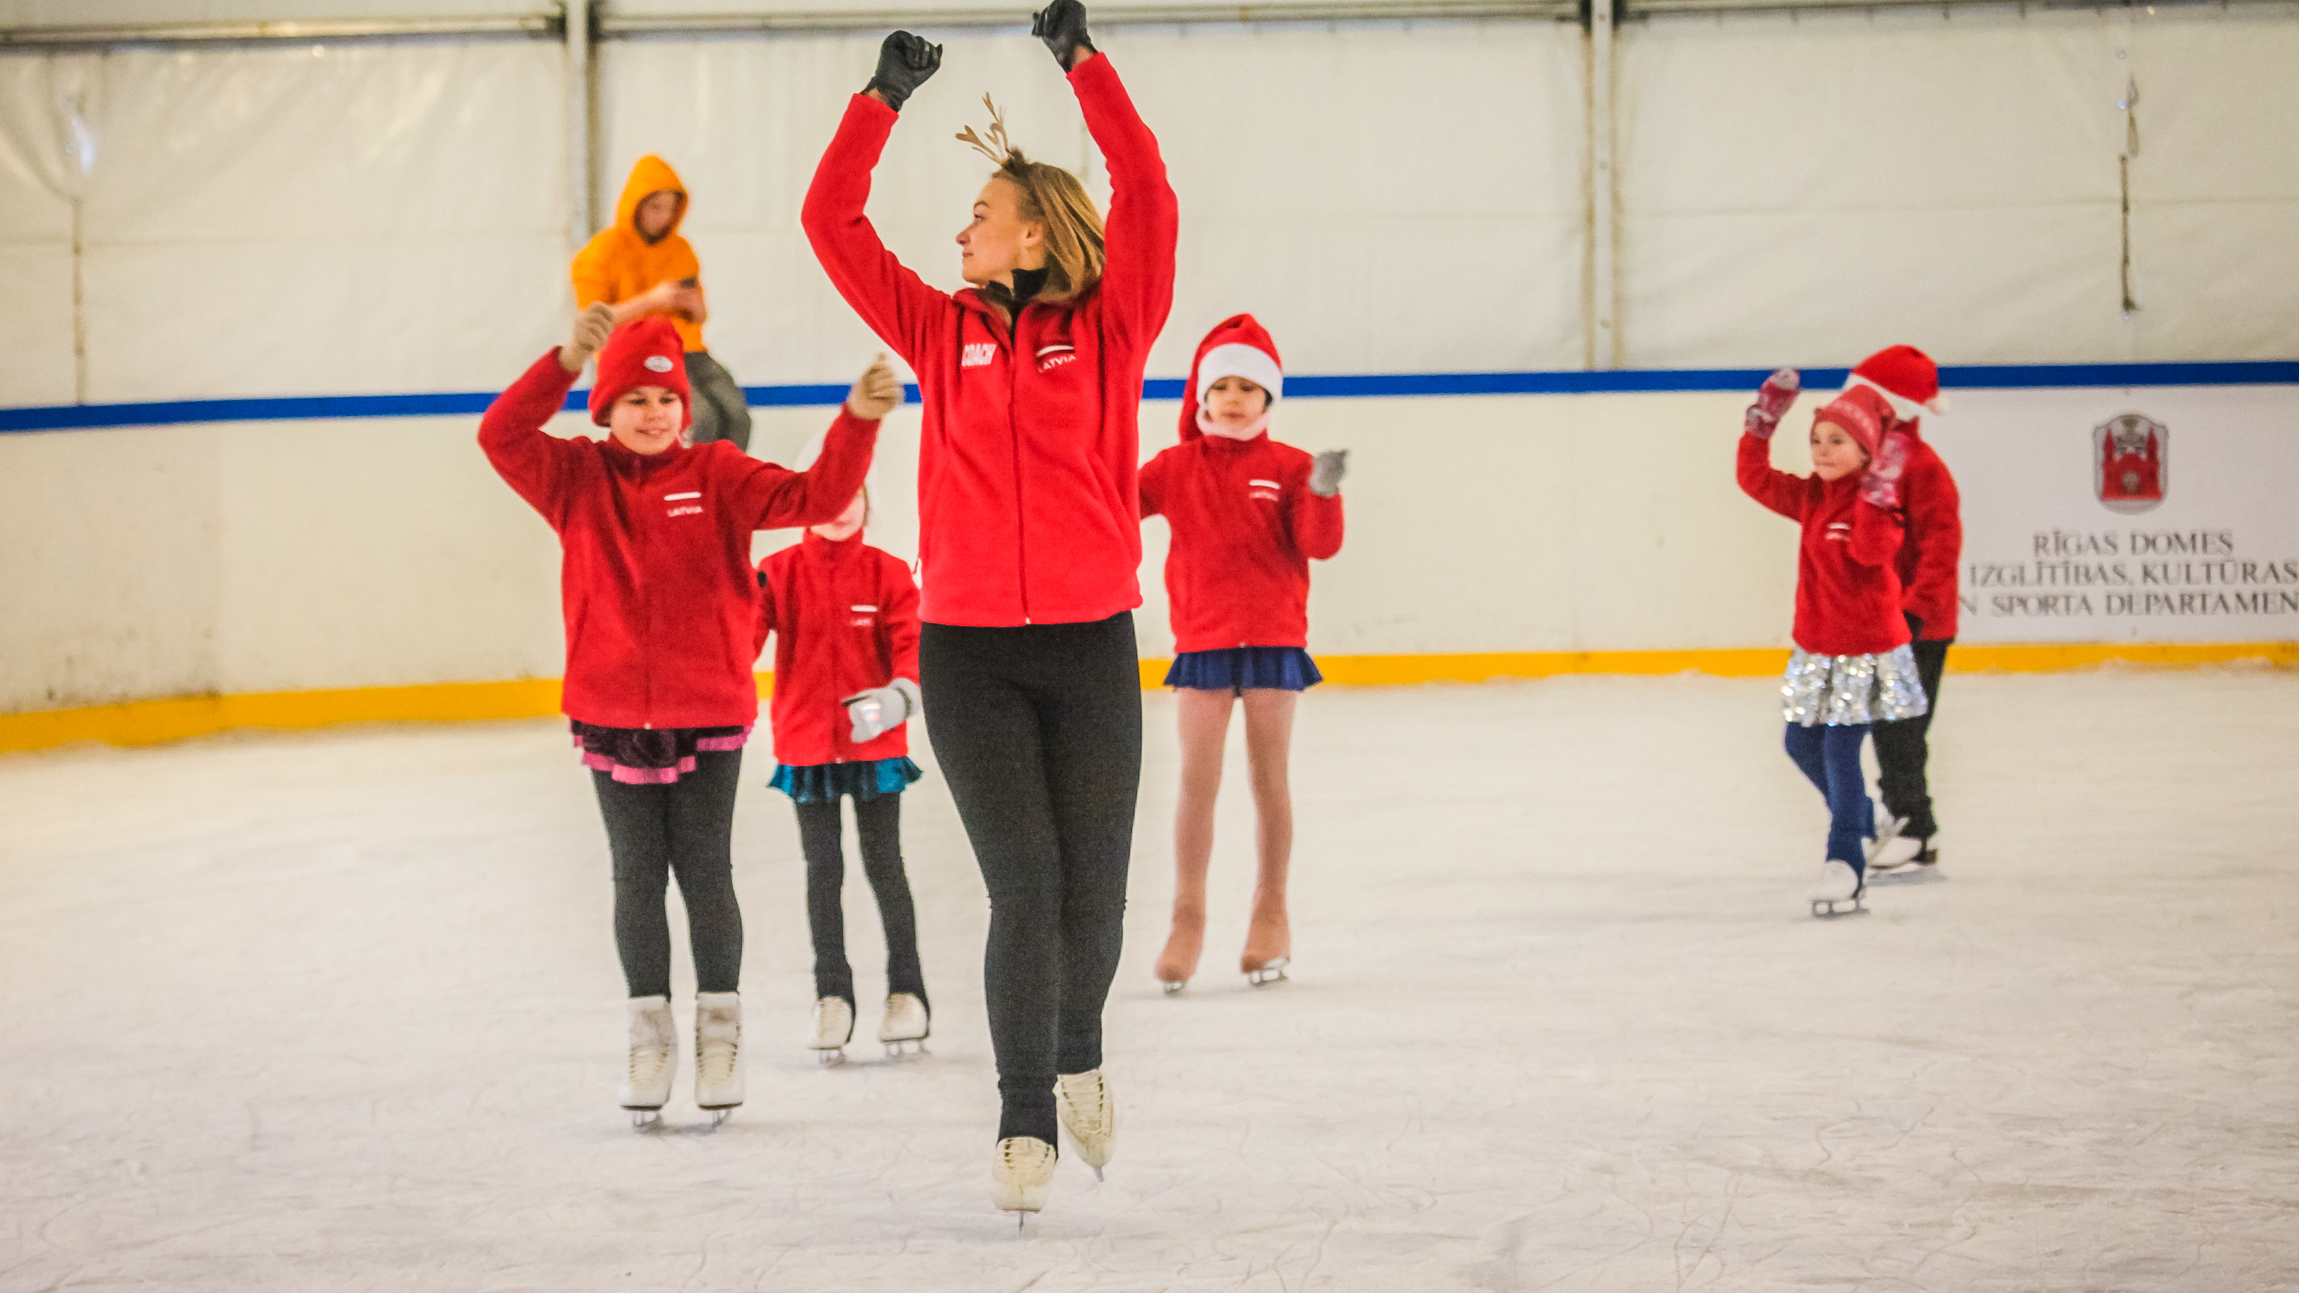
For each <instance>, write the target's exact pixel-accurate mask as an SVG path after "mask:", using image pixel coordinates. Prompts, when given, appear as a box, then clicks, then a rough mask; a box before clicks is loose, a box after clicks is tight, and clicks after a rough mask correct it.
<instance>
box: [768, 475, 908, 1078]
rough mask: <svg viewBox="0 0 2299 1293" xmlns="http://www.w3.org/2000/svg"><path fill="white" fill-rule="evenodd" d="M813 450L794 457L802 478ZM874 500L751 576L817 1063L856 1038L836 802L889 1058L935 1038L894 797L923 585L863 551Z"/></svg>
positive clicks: (888, 557)
mask: <svg viewBox="0 0 2299 1293" xmlns="http://www.w3.org/2000/svg"><path fill="white" fill-rule="evenodd" d="M816 452H817V448H816V446H814V445H809V446H808V447H807V449H806V450H805V451H803V452H801V453H800V454H799V457H798V461H799V463H800V464H801V465H804V464H805V463H807V462H808V461H810V460H811V459H812V458H813V457H814V455H815V453H816ZM869 512H870V492H869V490H868V489H867V488H865V489H863V490H862V491H860V492H858V493H856V494H855V496H854V498H853V501H851V502H849V503H848V504H847V506H846V510H845V511H844V512H841V513H839V515H838V517H837V519H835V520H831V521H825V522H823V523H822V524H820V525H816V526H812V527H809V528H808V530H807V531H806V536H805V537H804V538H803V539H801V540H800V541H799V542H798V543H797V544H796V545H794V546H792V547H788V548H784V549H783V550H781V551H780V552H776V553H774V554H772V555H770V556H768V557H767V558H766V559H765V560H764V561H761V562H759V563H758V587H759V605H758V644H759V646H761V647H764V646H765V644H766V639H767V636H768V635H769V634H772V635H773V637H774V639H775V645H774V702H773V706H772V709H771V711H770V712H771V715H772V721H773V725H774V757H775V759H776V761H777V766H776V767H775V769H774V778H773V780H771V781H770V782H768V783H767V784H769V785H771V786H773V787H774V788H775V789H777V790H780V791H781V792H783V793H784V794H786V795H788V796H790V801H791V807H792V808H793V809H795V810H796V811H797V813H798V841H799V850H800V851H801V852H802V853H803V854H804V855H805V857H806V919H807V925H808V927H809V928H810V930H811V932H812V933H813V936H814V996H815V1002H814V1023H813V1046H814V1049H815V1052H816V1053H817V1054H818V1055H819V1056H820V1057H821V1059H822V1062H823V1063H825V1064H829V1063H833V1062H835V1061H837V1060H838V1059H839V1058H840V1057H841V1056H842V1054H843V1049H844V1047H845V1045H846V1043H847V1042H849V1041H851V1040H852V1039H853V1037H854V1016H855V1000H854V969H853V967H852V966H851V965H850V964H849V963H848V962H847V959H846V914H845V910H844V907H843V905H842V903H841V900H840V898H841V890H843V889H844V887H845V883H846V851H845V841H844V839H843V838H842V836H843V827H842V823H841V821H840V818H839V801H840V800H841V799H852V800H853V801H854V830H855V834H856V836H857V837H858V841H859V844H860V847H861V851H862V874H863V876H864V878H866V879H867V880H868V881H869V882H870V891H871V893H873V894H875V895H876V896H877V899H878V919H879V924H880V925H881V926H882V927H883V928H884V929H885V931H886V1009H885V1014H884V1016H883V1017H882V1018H881V1020H880V1022H879V1025H878V1040H879V1041H880V1042H881V1043H883V1044H884V1045H885V1046H886V1048H887V1053H888V1054H900V1053H902V1052H903V1051H904V1050H906V1049H910V1048H913V1047H915V1048H920V1049H923V1044H924V1042H925V1040H926V1036H927V1033H928V1031H929V1030H930V1025H931V1020H930V1014H929V1008H928V1005H927V1001H926V979H925V973H924V971H923V970H921V969H920V967H919V964H918V919H917V915H916V912H915V910H914V909H913V907H912V905H911V901H910V878H909V876H908V874H907V873H906V872H905V871H904V870H903V867H902V792H903V791H904V790H905V789H907V788H908V787H909V786H910V784H911V783H912V782H914V781H916V780H918V778H919V776H920V775H921V774H920V773H919V771H918V765H917V764H915V763H913V762H911V761H910V741H909V726H908V724H909V720H910V719H912V718H915V717H917V716H918V715H919V714H920V713H922V712H923V705H922V703H921V701H922V698H921V697H920V695H919V691H918V585H917V583H916V582H915V581H913V580H912V579H911V577H910V567H909V565H908V563H906V562H904V561H903V560H902V559H901V558H900V557H897V556H895V555H894V554H893V553H890V552H887V551H885V550H884V549H882V548H876V547H872V546H871V545H869V544H867V543H864V542H863V541H862V527H863V524H864V522H865V521H867V520H868V518H869Z"/></svg>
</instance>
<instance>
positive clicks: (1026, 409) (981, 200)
mask: <svg viewBox="0 0 2299 1293" xmlns="http://www.w3.org/2000/svg"><path fill="white" fill-rule="evenodd" d="M1033 31H1034V32H1035V33H1036V34H1037V35H1038V36H1040V37H1041V38H1043V39H1044V40H1045V42H1046V45H1047V47H1048V48H1050V49H1051V50H1052V51H1053V53H1054V57H1055V58H1056V59H1057V60H1058V61H1059V62H1060V63H1061V65H1062V68H1063V70H1064V71H1065V72H1066V73H1067V74H1068V76H1069V81H1070V85H1071V87H1072V89H1074V90H1075V91H1076V93H1077V96H1078V104H1079V106H1080V107H1081V108H1082V109H1083V110H1084V113H1085V119H1086V126H1087V128H1088V129H1089V130H1090V131H1091V132H1092V133H1093V137H1094V141H1095V143H1096V144H1097V145H1099V146H1100V148H1101V151H1102V155H1103V157H1104V158H1105V159H1106V161H1107V163H1108V166H1109V173H1110V188H1111V196H1110V211H1109V219H1108V222H1107V224H1106V225H1105V224H1104V222H1103V220H1102V218H1101V216H1100V214H1099V213H1098V212H1097V211H1095V209H1094V204H1093V201H1092V199H1091V198H1089V197H1088V196H1087V195H1086V191H1085V186H1084V185H1082V184H1080V183H1079V182H1078V179H1077V177H1076V176H1074V175H1071V174H1070V173H1069V172H1067V171H1064V170H1062V169H1060V168H1059V167H1055V166H1049V165H1046V164H1045V163H1043V162H1033V161H1031V160H1029V159H1028V158H1026V157H1025V156H1023V155H1022V153H1021V152H1020V150H1018V149H1015V148H1013V147H1011V146H1010V145H1008V143H1007V141H1006V136H1005V128H1004V125H1003V123H1002V122H997V121H996V120H995V113H994V111H993V124H992V126H991V129H990V132H989V135H990V137H989V140H988V141H987V142H984V141H983V140H981V139H980V138H978V137H976V136H975V135H974V132H973V131H971V130H969V131H967V132H966V135H964V136H961V138H966V139H968V140H969V141H970V142H973V143H974V144H975V145H976V146H977V147H980V148H981V149H982V150H983V151H984V152H986V153H988V154H990V156H991V158H992V160H993V161H995V162H996V163H997V170H996V171H995V172H994V173H993V174H992V175H991V177H990V180H989V182H988V183H987V184H985V185H983V187H982V191H981V192H980V193H979V194H978V195H977V196H976V198H975V200H974V204H973V210H972V214H971V216H970V218H969V219H968V221H967V223H966V226H965V228H964V229H962V230H961V231H960V232H959V234H958V246H959V248H960V253H959V263H960V272H961V274H962V276H963V277H964V278H965V280H966V283H967V284H968V286H967V287H966V288H965V289H964V290H962V291H959V292H957V293H956V294H954V295H953V294H949V293H945V292H941V291H939V290H937V289H935V288H932V287H929V286H927V285H926V283H924V282H923V281H921V280H920V279H919V277H918V276H917V275H916V274H914V273H912V272H911V271H910V270H909V269H907V268H905V267H904V266H903V265H902V263H901V262H900V261H898V260H896V259H895V258H894V256H893V254H892V253H890V252H888V251H887V250H886V248H885V246H884V244H882V243H881V242H880V241H879V239H878V235H877V232H876V231H875V230H874V229H873V228H872V227H871V224H870V221H869V219H868V217H866V216H865V215H864V214H863V210H864V207H865V206H866V204H867V203H868V200H869V196H870V172H871V169H872V168H873V167H874V166H875V165H876V164H877V162H878V157H879V153H880V151H881V150H882V149H883V148H884V147H885V143H886V139H887V136H888V135H889V134H890V133H891V132H892V131H893V129H894V122H895V118H896V113H897V112H898V111H899V110H900V108H901V107H902V104H903V102H904V101H905V100H906V99H907V98H908V97H909V96H910V93H911V92H912V91H913V90H915V89H917V88H918V86H919V85H921V84H923V83H924V82H925V80H926V78H928V77H929V76H932V75H933V73H934V70H935V68H936V67H938V66H939V65H940V62H941V57H942V51H941V48H940V47H939V46H934V45H929V44H927V43H926V42H925V41H923V40H920V39H919V38H918V37H916V36H913V35H911V34H910V33H908V32H895V33H894V34H893V35H891V36H888V37H887V38H886V42H885V45H884V46H883V48H882V49H881V50H880V52H879V60H878V73H877V75H876V76H874V77H873V78H872V79H871V81H870V83H869V85H868V87H866V88H865V90H864V91H863V93H861V94H858V95H856V96H855V97H854V99H853V101H852V102H851V103H849V104H848V105H847V109H846V116H845V119H844V120H843V121H841V122H840V123H839V128H838V134H837V137H836V138H835V139H834V140H832V142H831V145H830V149H829V151H828V152H827V153H825V154H824V155H823V159H822V163H821V165H820V166H819V167H818V168H817V169H816V171H815V175H814V184H813V187H812V188H811V189H810V190H809V192H808V193H807V196H806V209H805V214H804V221H805V225H806V233H807V237H808V239H809V240H810V241H811V242H812V243H813V244H814V252H815V255H816V256H817V257H818V258H819V259H820V260H821V261H822V265H823V268H824V269H825V270H827V271H829V274H830V278H831V281H832V282H834V283H836V284H837V285H838V290H839V292H840V293H841V294H843V295H844V296H845V298H846V300H847V303H848V304H850V305H852V306H853V307H854V309H855V310H856V311H857V312H858V313H860V314H861V316H862V318H863V319H864V321H866V322H867V323H869V324H870V326H871V328H872V329H874V330H875V331H876V332H877V333H878V335H879V336H880V337H882V338H884V339H885V341H886V342H887V344H888V345H890V346H892V347H894V349H895V350H896V351H898V352H899V353H900V354H901V355H902V357H903V359H904V360H905V361H907V362H908V363H909V364H910V366H911V368H912V369H913V370H914V371H916V373H917V374H918V383H919V387H920V390H921V392H922V393H923V396H924V400H925V418H924V428H923V441H922V443H921V445H920V447H919V466H918V513H919V540H918V554H919V563H920V575H921V589H920V607H919V618H920V619H921V620H922V621H923V628H922V632H921V635H920V641H919V683H920V684H921V686H922V687H923V689H924V698H925V708H926V733H927V737H928V739H929V740H930V741H931V742H932V743H933V747H934V754H935V758H936V760H937V761H938V762H939V763H940V764H941V767H942V771H943V775H944V776H946V777H947V778H948V779H949V784H950V792H951V795H952V796H953V798H955V799H956V801H957V805H958V812H959V816H960V818H961V819H962V820H963V821H964V823H965V826H966V834H967V836H968V838H969V840H970V841H971V842H972V844H973V848H974V856H975V859H976V861H977V862H978V863H979V864H980V866H981V868H982V877H983V880H984V882H985V883H986V885H987V887H988V889H989V894H990V939H989V949H988V953H987V955H986V956H985V958H984V977H985V981H986V988H987V995H988V999H989V1011H990V1036H991V1042H992V1045H993V1047H994V1048H995V1050H996V1052H997V1058H998V1089H999V1095H1000V1098H1001V1101H1002V1111H1001V1113H1000V1116H999V1123H998V1145H997V1151H996V1154H995V1155H994V1157H993V1160H992V1169H991V1193H992V1197H993V1199H994V1200H995V1202H996V1203H997V1205H998V1206H999V1207H1001V1208H1004V1209H1006V1210H1008V1211H1013V1212H1018V1213H1029V1212H1035V1211H1038V1210H1039V1209H1040V1208H1041V1207H1043V1206H1044V1203H1045V1198H1046V1195H1047V1192H1048V1190H1049V1189H1050V1187H1051V1185H1052V1182H1053V1172H1054V1160H1055V1155H1056V1150H1055V1144H1056V1132H1055V1126H1056V1123H1057V1122H1059V1123H1060V1124H1061V1125H1064V1126H1067V1127H1068V1128H1069V1130H1070V1133H1071V1137H1072V1140H1073V1143H1074V1145H1075V1148H1076V1150H1077V1152H1078V1154H1079V1155H1080V1156H1081V1157H1082V1158H1084V1159H1085V1161H1086V1163H1087V1164H1088V1165H1089V1166H1091V1167H1093V1168H1094V1170H1095V1171H1096V1173H1097V1174H1098V1173H1099V1172H1100V1170H1101V1168H1102V1165H1103V1164H1104V1163H1106V1162H1107V1161H1108V1159H1109V1155H1110V1151H1111V1141H1112V1134H1113V1132H1114V1131H1115V1127H1116V1110H1115V1105H1114V1104H1113V1103H1112V1101H1111V1097H1110V1089H1109V1085H1108V1083H1107V1082H1106V1081H1105V1080H1104V1078H1103V1075H1102V1003H1103V999H1104V998H1105V997H1107V996H1108V994H1109V986H1110V980H1111V978H1112V977H1113V976H1114V975H1115V974H1116V972H1117V963H1118V950H1119V946H1120V942H1121V938H1122V934H1123V921H1124V914H1125V889H1126V868H1127V864H1128V862H1129V860H1130V856H1131V845H1132V838H1133V820H1134V801H1135V796H1136V794H1137V792H1138V791H1139V789H1140V782H1141V675H1140V666H1139V663H1138V652H1137V650H1136V648H1135V645H1134V629H1133V608H1134V607H1136V606H1139V605H1140V604H1141V587H1140V583H1139V581H1138V579H1137V578H1136V574H1135V572H1136V570H1137V568H1138V567H1139V566H1140V564H1141V534H1140V521H1139V518H1138V516H1137V514H1136V485H1135V471H1136V467H1137V465H1138V462H1139V450H1138V447H1137V444H1136V436H1137V423H1138V417H1139V411H1140V403H1141V389H1142V366H1143V364H1144V362H1145V361H1146V359H1147V356H1148V354H1149V348H1150V344H1151V343H1152V342H1154V341H1155V340H1156V339H1157V335H1158V332H1159V330H1160V329H1162V328H1163V327H1164V326H1165V318H1166V311H1167V309H1168V307H1169V306H1170V305H1171V303H1172V297H1173V266H1174V234H1175V229H1176V226H1177V222H1178V216H1177V213H1176V207H1175V202H1174V196H1173V190H1172V188H1171V186H1169V185H1168V184H1167V183H1166V175H1165V163H1164V161H1163V160H1162V159H1161V158H1160V157H1159V155H1158V148H1157V140H1156V138H1155V137H1154V136H1152V135H1151V134H1150V132H1149V129H1148V127H1146V126H1144V125H1143V124H1142V121H1141V118H1140V116H1139V115H1138V114H1136V113H1135V111H1134V106H1133V103H1132V101H1131V100H1130V99H1128V98H1127V96H1126V91H1125V87H1124V86H1123V85H1121V84H1120V83H1119V81H1118V77H1117V73H1116V72H1115V71H1113V70H1111V68H1110V63H1109V59H1108V58H1107V57H1106V56H1103V55H1100V54H1098V53H1096V51H1095V49H1094V46H1093V43H1092V41H1091V40H1090V39H1089V38H1088V36H1087V33H1086V14H1085V8H1084V6H1083V5H1081V4H1079V3H1078V0H1056V2H1055V3H1054V4H1053V5H1052V6H1051V7H1049V8H1048V9H1046V10H1045V11H1044V12H1043V13H1040V14H1038V15H1037V18H1036V22H1035V24H1034V26H1033Z"/></svg>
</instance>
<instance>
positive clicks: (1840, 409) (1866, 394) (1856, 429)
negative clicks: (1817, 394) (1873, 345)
mask: <svg viewBox="0 0 2299 1293" xmlns="http://www.w3.org/2000/svg"><path fill="white" fill-rule="evenodd" d="M1891 420H1892V406H1891V404H1890V403H1888V402H1887V401H1886V400H1885V398H1884V396H1883V394H1882V393H1881V392H1878V391H1875V390H1871V389H1870V388H1868V387H1866V386H1854V387H1851V388H1849V389H1847V390H1846V391H1845V392H1844V393H1843V394H1842V395H1839V396H1837V397H1836V398H1835V399H1832V400H1830V401H1828V402H1827V403H1826V404H1824V405H1822V406H1821V408H1820V411H1819V412H1818V413H1815V414H1813V415H1812V425H1814V426H1818V425H1820V424H1821V423H1823V422H1833V423H1835V424H1836V425H1838V426H1840V427H1842V428H1844V429H1845V431H1847V432H1849V433H1850V434H1851V436H1852V438H1853V439H1854V440H1857V441H1859V442H1860V447H1861V448H1863V449H1865V450H1867V451H1868V456H1869V457H1871V458H1873V457H1875V456H1876V446H1878V445H1880V444H1882V443H1883V442H1884V426H1885V424H1886V423H1888V422H1890V421H1891Z"/></svg>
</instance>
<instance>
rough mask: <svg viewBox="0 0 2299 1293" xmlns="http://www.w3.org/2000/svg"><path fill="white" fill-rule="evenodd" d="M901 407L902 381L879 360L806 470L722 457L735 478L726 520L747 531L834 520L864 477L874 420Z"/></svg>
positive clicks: (741, 457)
mask: <svg viewBox="0 0 2299 1293" xmlns="http://www.w3.org/2000/svg"><path fill="white" fill-rule="evenodd" d="M901 404H902V380H901V379H900V378H898V377H896V376H895V375H894V369H893V368H892V367H891V366H889V365H888V364H887V362H886V356H884V355H880V356H879V357H878V359H877V362H875V363H873V364H871V365H870V367H869V369H868V370H867V371H865V372H864V373H863V374H862V376H861V377H860V378H859V379H857V380H856V381H855V383H854V389H853V390H852V391H850V392H848V394H847V396H846V403H845V405H844V406H842V407H841V408H840V409H839V410H838V419H837V420H836V421H834V422H832V423H831V424H830V431H829V433H828V434H826V435H825V436H824V437H823V440H822V456H820V457H818V458H816V459H815V460H814V465H813V466H812V467H809V468H807V469H806V470H805V471H791V470H790V469H788V468H786V467H778V466H776V465H774V464H773V463H770V462H760V461H758V460H757V459H755V458H750V457H747V456H744V455H742V454H740V453H736V454H731V455H727V461H729V462H730V463H732V464H734V469H735V471H736V473H737V479H736V480H735V482H734V484H733V487H732V488H731V489H730V490H729V491H728V494H727V499H728V502H727V510H728V515H729V516H732V517H733V518H735V520H736V521H738V522H740V523H742V524H743V525H744V528H746V529H752V530H774V529H780V528H782V527H785V526H797V525H820V524H822V523H823V522H824V521H835V520H837V519H838V514H839V513H840V512H843V511H845V510H846V505H847V504H848V503H851V502H853V501H854V496H855V494H857V493H858V492H860V491H861V489H862V479H863V477H864V476H865V475H867V474H868V473H869V471H870V455H871V453H872V452H873V451H874V450H875V449H876V448H877V445H878V423H879V420H880V419H881V418H884V417H885V416H886V415H887V414H889V413H891V412H893V411H894V410H895V409H896V408H898V407H900V406H901Z"/></svg>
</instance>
